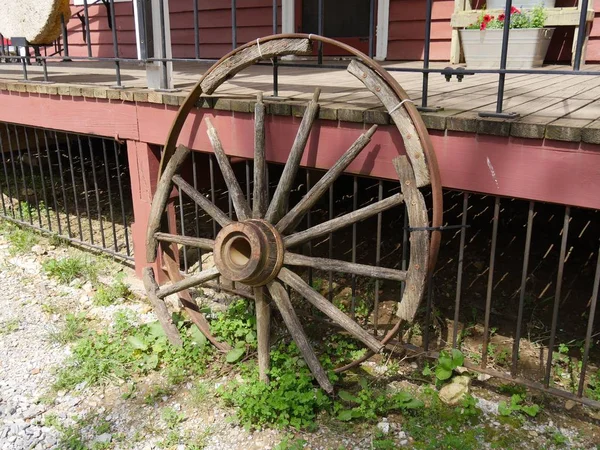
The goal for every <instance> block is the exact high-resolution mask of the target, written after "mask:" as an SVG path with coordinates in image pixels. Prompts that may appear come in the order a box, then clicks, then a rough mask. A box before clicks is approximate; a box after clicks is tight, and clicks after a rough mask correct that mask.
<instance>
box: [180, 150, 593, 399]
mask: <svg viewBox="0 0 600 450" xmlns="http://www.w3.org/2000/svg"><path fill="white" fill-rule="evenodd" d="M234 170H235V172H236V174H237V178H238V181H239V183H240V186H242V189H244V190H245V192H246V195H247V197H248V198H249V199H251V197H252V192H253V180H252V174H253V163H252V161H250V160H248V161H240V162H238V163H236V164H234ZM281 170H282V166H279V165H270V166H269V171H268V174H269V177H268V178H269V180H270V181H269V183H268V185H269V193H270V194H271V195H272V194H273V193H274V190H275V188H276V187H277V183H278V180H279V176H280V174H281ZM320 174H322V172H319V171H316V170H310V169H303V170H301V171H299V174H298V176H297V177H296V180H295V184H294V187H293V189H292V192H291V196H290V205H289V207H290V208H291V207H293V205H294V204H295V203H296V202H298V201H299V200H300V199H301V198H302V196H304V195H305V194H306V192H308V190H309V189H310V187H311V185H312V184H314V183H315V182H316V181H318V179H319V177H320ZM185 177H186V178H187V179H188V182H189V183H190V184H193V185H194V187H195V188H196V189H197V190H199V191H200V192H202V193H203V194H205V195H206V196H207V198H210V199H211V200H212V201H213V202H214V203H215V204H216V205H217V206H218V207H219V208H220V209H222V210H223V211H225V212H226V213H228V214H229V215H230V217H233V218H235V211H234V210H233V208H232V205H231V198H230V196H229V193H228V191H227V187H226V186H225V184H224V182H223V180H222V178H221V177H220V172H219V170H218V165H217V164H216V162H215V161H214V156H213V155H209V154H203V153H198V152H194V153H193V160H192V164H191V167H188V169H187V171H186V173H185ZM398 190H399V185H398V183H397V182H393V181H383V180H377V179H372V178H363V177H358V176H352V175H344V176H342V177H340V178H339V179H338V180H337V181H336V182H335V184H334V185H333V186H332V188H331V189H330V191H329V195H325V196H324V198H322V199H321V200H320V202H319V203H317V205H315V206H314V207H313V208H312V209H311V210H310V212H309V214H308V215H307V216H306V218H305V219H304V221H303V223H302V224H301V225H300V227H306V228H310V227H311V226H314V225H317V224H319V223H322V222H324V221H327V220H330V219H332V218H334V217H338V216H340V215H343V214H346V213H348V212H351V211H354V210H356V209H358V208H361V207H364V206H366V205H368V204H370V203H373V202H376V201H378V200H380V199H382V198H385V197H387V196H389V195H392V194H394V193H395V192H397V191H398ZM426 200H427V201H428V202H429V203H430V202H431V195H430V194H426ZM444 205H445V212H444V218H445V221H446V224H451V225H463V226H462V227H460V228H453V229H449V230H448V231H445V232H444V233H445V235H444V238H443V240H442V247H441V250H440V257H439V261H438V264H437V267H436V271H435V274H434V276H433V280H432V283H431V284H430V286H429V290H428V295H427V297H426V300H424V302H423V306H422V308H421V311H420V314H419V316H418V320H417V321H416V322H415V323H414V324H411V325H407V326H406V327H405V328H404V330H403V332H402V334H401V336H400V337H399V338H398V340H397V341H396V342H395V344H397V345H398V346H404V347H405V348H406V349H408V350H409V351H411V352H413V353H417V354H423V355H428V356H431V357H435V356H436V355H437V354H438V352H439V351H441V350H442V349H444V348H452V347H454V348H460V349H461V350H462V351H463V353H464V354H465V355H466V361H467V362H466V364H467V365H468V366H469V367H471V368H473V369H474V370H477V371H480V372H484V373H488V374H491V375H493V376H494V377H496V378H498V379H501V380H504V381H505V382H514V383H518V384H523V385H526V386H529V387H531V388H535V389H538V390H541V391H543V392H547V393H550V394H553V395H557V396H559V397H563V398H567V399H571V400H575V401H578V402H581V403H584V404H587V405H591V406H595V407H600V371H599V370H598V369H599V365H600V352H599V350H600V332H598V331H597V328H596V331H594V325H595V323H596V325H597V319H596V317H595V312H596V308H597V301H598V290H599V284H600V251H599V250H600V221H598V213H599V212H598V211H597V210H589V209H583V208H575V207H569V206H561V205H554V204H545V203H540V202H533V201H526V200H518V199H511V198H500V197H494V196H487V195H482V194H475V193H466V192H458V191H451V190H446V191H444ZM175 216H176V219H177V233H178V234H180V235H188V236H197V237H204V238H211V239H214V237H215V236H216V233H217V232H218V231H219V229H220V227H219V225H218V224H217V223H215V222H214V220H212V218H211V217H210V216H209V215H207V214H205V213H204V212H203V210H202V209H200V208H198V206H197V205H196V204H195V203H194V202H193V201H191V200H190V199H189V198H188V197H187V196H186V195H185V194H181V193H180V195H179V198H178V199H176V200H175ZM406 219H407V217H406V215H405V213H404V209H403V208H394V209H392V210H389V211H386V212H384V213H381V214H379V215H378V216H376V217H373V218H371V219H368V220H366V221H364V222H361V223H358V224H354V225H352V226H349V227H347V228H346V229H342V230H339V231H337V232H335V233H333V234H331V235H329V236H326V237H324V238H321V239H318V240H314V241H312V242H309V243H307V244H305V245H304V246H303V247H302V248H298V249H295V250H294V251H295V252H298V253H303V254H306V255H311V256H317V257H326V258H335V259H340V260H346V261H352V262H358V263H361V264H369V265H375V266H383V267H389V268H394V269H400V270H405V269H406V268H407V264H408V260H409V245H408V242H409V241H408V239H409V233H408V232H407V222H406ZM210 258H211V254H210V253H204V254H203V253H202V250H201V249H198V248H193V247H188V246H186V247H183V248H182V249H181V252H180V263H181V270H182V271H184V272H187V273H193V272H195V271H200V270H202V264H203V261H204V262H205V263H206V262H208V261H209V260H210ZM208 263H209V264H210V262H208ZM302 276H303V277H304V278H305V281H306V282H307V283H309V284H310V285H311V286H313V288H315V289H317V290H319V291H321V293H322V294H323V295H324V296H325V297H328V298H329V299H330V301H333V302H334V303H335V304H336V305H337V306H338V307H340V308H341V309H343V310H345V311H347V312H348V313H350V314H351V315H352V316H353V317H355V318H356V319H357V320H359V321H360V322H361V323H362V324H363V325H364V326H365V327H367V328H369V329H371V330H373V331H374V332H379V334H380V335H381V333H384V334H385V332H386V331H387V329H388V327H389V319H390V317H394V308H395V306H396V305H397V302H398V301H399V300H400V299H401V297H402V291H403V285H402V283H395V282H391V281H385V282H384V281H378V280H374V279H371V278H368V277H360V276H349V275H347V274H341V273H333V272H328V271H323V270H316V269H306V270H305V272H303V273H302ZM226 289H230V290H233V292H239V289H240V288H239V287H238V288H236V287H235V286H229V287H226ZM303 304H304V302H299V303H298V305H303ZM299 307H300V308H301V306H299ZM308 313H310V311H307V314H308Z"/></svg>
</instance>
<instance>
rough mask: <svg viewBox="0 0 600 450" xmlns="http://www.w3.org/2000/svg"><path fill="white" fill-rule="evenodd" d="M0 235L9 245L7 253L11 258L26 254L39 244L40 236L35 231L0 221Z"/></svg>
mask: <svg viewBox="0 0 600 450" xmlns="http://www.w3.org/2000/svg"><path fill="white" fill-rule="evenodd" d="M0 233H2V234H3V235H4V236H5V237H6V240H7V241H8V243H9V244H10V248H9V253H10V254H11V255H12V256H15V255H18V254H22V253H27V252H29V251H31V247H33V246H34V245H36V244H38V243H39V242H40V235H39V234H37V233H36V232H35V231H33V230H30V229H27V228H20V227H18V226H16V225H14V224H12V223H9V222H6V221H1V222H0Z"/></svg>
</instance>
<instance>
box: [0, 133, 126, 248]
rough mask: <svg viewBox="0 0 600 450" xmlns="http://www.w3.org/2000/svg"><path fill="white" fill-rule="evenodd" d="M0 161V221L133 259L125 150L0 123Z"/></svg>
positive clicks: (112, 144) (115, 144)
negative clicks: (10, 222) (7, 221)
mask: <svg viewBox="0 0 600 450" xmlns="http://www.w3.org/2000/svg"><path fill="white" fill-rule="evenodd" d="M0 158H1V166H2V167H1V168H0V197H1V204H0V217H2V218H4V219H7V220H10V221H13V222H16V223H19V224H21V225H24V226H28V227H31V228H34V229H36V230H38V231H42V232H47V233H51V234H54V235H57V236H60V237H63V238H65V239H68V240H70V241H72V242H74V243H77V244H80V245H83V246H86V247H90V248H93V249H95V250H99V251H102V252H104V253H108V254H111V255H113V256H116V257H119V258H122V259H126V260H132V259H133V250H132V245H131V239H130V236H131V230H130V224H131V222H132V214H133V213H132V211H133V208H132V199H131V188H130V183H129V168H128V165H127V152H126V150H125V147H124V146H123V145H121V144H119V143H118V142H116V141H114V140H110V139H105V138H98V137H93V136H86V135H80V134H73V133H65V132H61V131H54V130H46V129H42V128H32V127H24V126H21V125H15V124H10V123H2V122H0Z"/></svg>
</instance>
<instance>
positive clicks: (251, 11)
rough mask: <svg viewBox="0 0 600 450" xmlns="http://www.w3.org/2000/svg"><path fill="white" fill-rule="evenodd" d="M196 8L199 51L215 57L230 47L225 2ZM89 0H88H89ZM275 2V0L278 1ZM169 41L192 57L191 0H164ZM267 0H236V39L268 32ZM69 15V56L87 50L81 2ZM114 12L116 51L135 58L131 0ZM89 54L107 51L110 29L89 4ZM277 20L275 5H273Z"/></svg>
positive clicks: (101, 11) (210, 0)
mask: <svg viewBox="0 0 600 450" xmlns="http://www.w3.org/2000/svg"><path fill="white" fill-rule="evenodd" d="M197 1H198V8H199V14H198V17H199V28H200V57H202V58H220V57H221V56H223V55H224V54H226V53H227V52H229V51H231V49H232V43H231V42H232V34H231V2H229V1H223V0H197ZM90 3H91V0H90ZM279 3H280V4H281V1H279ZM169 7H170V18H171V42H172V45H173V56H174V57H175V58H193V57H194V56H195V48H194V9H193V2H192V0H170V1H169ZM272 8H273V2H272V1H271V0H238V1H237V15H236V18H237V19H236V20H237V27H238V31H237V33H238V36H237V40H238V45H240V44H245V43H246V42H248V41H251V40H254V39H256V38H258V37H261V36H265V35H269V34H273V33H272V31H273V25H272V15H273V9H272ZM71 13H72V15H73V17H72V18H71V21H70V22H69V27H68V29H69V50H70V54H71V55H73V56H87V47H86V43H85V41H84V35H83V28H82V24H81V22H80V20H79V19H78V18H77V13H79V14H81V16H83V6H80V5H78V6H74V5H71ZM115 13H116V14H115V18H116V22H117V33H118V42H119V53H120V56H121V57H125V58H135V57H136V56H137V54H136V45H135V22H134V17H133V3H131V2H119V3H115ZM89 16H90V33H91V42H92V44H93V45H92V55H93V56H95V57H113V56H114V51H113V44H112V32H111V30H110V28H109V26H108V19H107V16H106V8H105V7H104V6H103V5H102V4H99V5H93V6H89ZM279 23H281V8H280V9H279Z"/></svg>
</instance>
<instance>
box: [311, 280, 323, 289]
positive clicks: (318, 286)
mask: <svg viewBox="0 0 600 450" xmlns="http://www.w3.org/2000/svg"><path fill="white" fill-rule="evenodd" d="M323 284H324V280H323V278H314V279H313V282H312V288H313V289H314V290H315V291H317V292H321V291H322V290H323Z"/></svg>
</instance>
